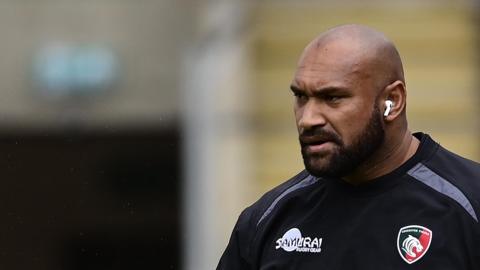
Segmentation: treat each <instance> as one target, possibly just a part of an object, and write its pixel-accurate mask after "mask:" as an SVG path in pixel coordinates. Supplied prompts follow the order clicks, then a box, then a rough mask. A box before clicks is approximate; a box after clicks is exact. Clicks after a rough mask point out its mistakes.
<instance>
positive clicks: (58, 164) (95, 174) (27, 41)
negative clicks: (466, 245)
mask: <svg viewBox="0 0 480 270" xmlns="http://www.w3.org/2000/svg"><path fill="white" fill-rule="evenodd" d="M478 4H479V3H478V1H477V2H475V1H473V0H470V1H468V0H462V1H452V0H451V1H447V0H435V1H433V0H431V1H414V0H408V1H373V0H369V1H361V2H359V1H352V0H340V1H313V0H308V1H307V0H295V1H294V0H281V1H279V0H277V1H274V0H263V1H240V0H237V1H235V0H224V1H220V0H217V1H214V0H211V1H205V0H204V1H191V0H179V1H174V0H139V1H125V0H120V1H112V0H108V1H92V0H87V1H67V0H63V1H61V0H41V1H8V0H0V34H1V36H2V42H1V43H0V56H1V57H0V59H1V60H2V61H0V78H1V80H0V144H1V147H2V148H1V149H2V154H1V158H2V163H0V164H1V165H2V166H1V168H2V170H1V171H2V174H1V179H2V181H0V183H1V186H0V190H1V194H0V198H2V199H1V203H0V214H1V215H2V219H1V222H0V232H1V233H0V268H2V269H147V268H157V269H186V270H207V269H214V268H215V265H216V263H217V261H218V259H219V257H220V255H221V252H222V250H223V248H224V247H225V245H226V243H227V241H228V236H229V234H230V232H231V229H232V227H233V224H234V222H235V220H236V218H237V216H238V215H239V213H240V211H241V210H242V209H243V208H244V207H245V206H247V205H248V204H250V203H252V202H253V201H254V200H255V199H256V198H257V197H258V196H259V195H261V194H262V193H263V192H265V191H266V190H268V189H269V188H271V187H272V186H274V185H276V184H278V183H280V182H281V181H282V180H284V179H287V178H289V177H290V176H291V175H293V174H295V173H296V172H297V171H299V170H301V169H302V167H303V165H302V162H301V157H300V153H299V149H298V146H297V139H296V131H295V124H294V120H293V113H292V108H291V104H292V98H291V95H290V93H289V91H288V86H289V83H290V80H291V76H292V74H293V71H294V69H295V64H296V61H297V58H298V56H299V54H300V52H301V51H302V49H303V47H304V46H305V44H306V43H307V42H308V41H310V40H311V39H312V38H313V37H315V36H316V35H317V34H318V33H320V32H322V31H324V30H326V29H328V28H330V27H332V26H335V25H339V24H345V23H361V24H366V25H369V26H372V27H374V28H377V29H378V30H380V31H383V32H385V33H386V34H387V36H389V37H390V38H391V39H392V40H393V41H394V42H395V43H396V44H397V46H398V49H399V50H400V53H401V55H402V56H403V60H404V66H405V70H406V79H407V89H408V90H409V92H408V93H409V98H408V102H409V105H408V114H409V119H410V125H411V127H412V129H413V130H414V131H417V130H418V131H425V132H428V133H430V134H431V135H432V136H433V137H434V138H436V139H437V140H439V141H440V142H441V143H442V144H443V145H445V146H446V147H447V148H449V149H451V150H454V151H455V152H457V153H460V154H462V155H464V156H467V157H470V158H472V159H474V160H480V142H479V140H478V133H479V127H478V121H477V120H476V119H475V116H476V115H477V114H478V113H479V109H478V103H479V96H478V93H476V88H475V86H476V85H477V84H478V83H479V81H478V75H477V74H478V64H479V56H478V46H479V36H478V32H479V22H480V21H479V16H478ZM181 209H183V211H181Z"/></svg>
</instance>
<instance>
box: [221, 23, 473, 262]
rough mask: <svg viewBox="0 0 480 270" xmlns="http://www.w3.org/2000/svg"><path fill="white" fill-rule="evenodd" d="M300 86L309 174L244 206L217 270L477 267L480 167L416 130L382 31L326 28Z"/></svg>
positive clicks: (304, 65)
mask: <svg viewBox="0 0 480 270" xmlns="http://www.w3.org/2000/svg"><path fill="white" fill-rule="evenodd" d="M291 90H292V92H293V94H294V96H295V102H294V112H295V118H296V123H297V127H298V132H299V139H300V145H301V152H302V156H303V160H304V164H305V168H306V170H305V171H302V172H300V173H299V174H298V175H297V176H295V177H293V178H292V179H290V180H289V181H287V182H285V183H283V184H281V185H280V186H278V187H276V188H274V189H273V190H271V191H270V192H268V193H267V194H265V195H264V196H263V197H262V198H261V199H260V200H259V201H257V202H256V203H255V204H253V205H252V206H250V207H249V208H247V209H246V210H245V211H243V213H242V214H241V215H240V218H239V220H238V222H237V224H236V226H235V228H234V230H233V233H232V236H231V239H230V242H229V244H228V246H227V249H226V250H225V252H224V254H223V256H222V258H221V259H220V263H219V265H218V267H217V269H221V270H237V269H238V270H240V269H241V270H257V269H262V270H267V269H270V270H273V269H301V270H309V269H435V270H438V269H457V270H458V269H472V270H473V269H480V224H479V223H478V216H479V215H480V179H479V178H480V166H479V165H478V164H476V163H474V162H472V161H469V160H466V159H464V158H461V157H459V156H457V155H455V154H453V153H451V152H449V151H447V150H446V149H444V148H442V147H441V146H440V145H438V144H437V143H436V142H434V141H433V140H432V139H431V138H430V137H429V136H428V135H426V134H423V133H416V134H412V133H411V132H410V131H409V129H408V125H407V118H406V88H405V79H404V75H403V68H402V63H401V60H400V56H399V54H398V52H397V50H396V48H395V46H394V45H393V44H392V43H391V42H390V41H389V40H388V39H387V38H386V37H385V36H384V35H383V34H381V33H379V32H377V31H375V30H373V29H371V28H368V27H365V26H359V25H345V26H340V27H336V28H333V29H331V30H329V31H327V32H326V33H324V34H322V35H321V36H319V37H318V38H316V39H315V40H313V41H312V42H311V43H310V44H309V45H308V46H307V47H306V48H305V50H304V52H303V54H302V56H301V58H300V60H299V62H298V67H297V70H296V72H295V76H294V78H293V81H292V84H291Z"/></svg>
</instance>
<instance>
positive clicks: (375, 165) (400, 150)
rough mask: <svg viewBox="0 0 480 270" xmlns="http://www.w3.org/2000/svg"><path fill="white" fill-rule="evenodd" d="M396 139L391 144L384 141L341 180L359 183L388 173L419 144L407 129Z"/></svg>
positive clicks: (354, 183) (404, 159) (403, 160)
mask: <svg viewBox="0 0 480 270" xmlns="http://www.w3.org/2000/svg"><path fill="white" fill-rule="evenodd" d="M396 141H397V143H395V144H393V145H392V143H391V142H386V143H385V144H384V147H382V148H381V149H379V150H378V151H377V153H375V154H374V155H373V156H372V158H370V159H369V160H367V161H366V162H364V163H363V164H362V165H360V166H359V167H358V168H357V169H356V170H355V171H354V172H353V173H352V174H350V175H347V176H345V177H343V180H345V181H346V182H348V183H350V184H353V185H360V184H362V183H365V182H368V181H370V180H372V179H375V178H377V177H380V176H382V175H385V174H387V173H390V172H392V171H393V170H395V169H396V168H398V167H400V166H401V165H402V164H403V163H405V162H406V161H407V160H408V159H410V158H411V157H412V156H413V155H414V154H415V152H416V151H417V149H418V146H419V145H420V141H419V140H418V139H417V138H415V136H413V135H412V133H411V132H410V131H408V130H407V131H406V132H405V134H404V135H403V136H402V137H401V138H399V140H396Z"/></svg>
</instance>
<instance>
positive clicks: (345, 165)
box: [301, 106, 385, 177]
mask: <svg viewBox="0 0 480 270" xmlns="http://www.w3.org/2000/svg"><path fill="white" fill-rule="evenodd" d="M381 115H382V114H381V112H380V109H379V108H378V106H375V107H374V108H373V112H372V115H371V116H370V119H369V121H368V123H367V125H366V127H365V128H364V130H363V131H362V132H361V134H360V135H359V136H358V137H357V138H355V139H354V140H353V143H352V144H351V145H349V146H345V144H344V143H343V141H342V140H341V138H339V136H338V135H336V134H332V133H330V132H326V131H322V130H318V131H313V133H318V134H325V136H327V137H330V138H331V139H332V140H333V141H334V142H335V144H336V145H337V151H335V152H334V153H332V154H331V157H330V161H329V162H328V164H327V165H326V166H316V164H315V159H320V158H322V157H318V156H315V154H312V155H309V154H307V153H306V152H305V145H303V144H302V143H301V144H302V156H303V163H304V164H305V168H306V169H307V171H308V172H309V173H310V174H312V175H314V176H317V177H343V176H346V175H348V174H350V173H351V172H353V171H354V170H355V169H356V168H357V167H358V166H359V165H360V164H362V163H363V162H364V161H366V160H367V159H368V158H369V157H370V156H371V155H372V154H373V153H374V152H375V151H376V150H377V149H378V148H379V147H380V145H381V144H382V143H383V141H384V138H385V130H384V128H383V125H382V118H381ZM323 158H326V157H323Z"/></svg>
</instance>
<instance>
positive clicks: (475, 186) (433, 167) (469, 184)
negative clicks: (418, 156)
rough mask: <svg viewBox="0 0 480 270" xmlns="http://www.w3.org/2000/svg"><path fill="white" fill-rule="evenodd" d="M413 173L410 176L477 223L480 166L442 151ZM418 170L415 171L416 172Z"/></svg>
mask: <svg viewBox="0 0 480 270" xmlns="http://www.w3.org/2000/svg"><path fill="white" fill-rule="evenodd" d="M416 168H417V169H416V171H415V170H411V171H410V175H412V176H414V177H415V178H417V179H418V180H420V181H422V182H424V183H425V184H427V185H428V186H430V187H432V188H433V189H434V190H436V191H437V192H439V193H443V194H444V195H445V196H448V197H450V198H452V199H454V200H455V201H457V203H459V204H460V205H462V206H463V208H465V210H467V212H469V214H470V215H471V216H472V217H473V218H474V219H475V220H476V221H477V222H478V218H477V217H478V216H480V164H479V163H477V162H475V161H473V160H470V159H467V158H464V157H462V156H460V155H458V154H455V153H453V152H451V151H449V150H447V149H445V148H443V147H438V150H437V151H436V153H435V154H434V155H432V156H431V157H430V158H429V159H427V160H424V161H422V163H421V164H418V165H417V166H416ZM414 169H415V168H414Z"/></svg>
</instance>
